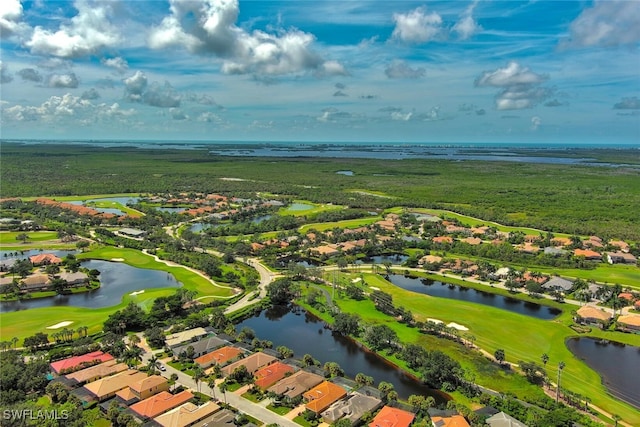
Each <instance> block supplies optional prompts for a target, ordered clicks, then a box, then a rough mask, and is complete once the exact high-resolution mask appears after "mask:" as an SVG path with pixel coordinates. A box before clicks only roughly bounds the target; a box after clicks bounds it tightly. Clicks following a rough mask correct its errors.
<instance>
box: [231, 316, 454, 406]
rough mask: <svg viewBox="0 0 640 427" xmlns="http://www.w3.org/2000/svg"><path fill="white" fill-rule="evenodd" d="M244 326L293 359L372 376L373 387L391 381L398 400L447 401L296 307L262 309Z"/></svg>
mask: <svg viewBox="0 0 640 427" xmlns="http://www.w3.org/2000/svg"><path fill="white" fill-rule="evenodd" d="M245 326H246V327H249V328H251V329H253V330H254V331H255V333H256V336H257V337H258V338H260V339H263V340H269V341H272V342H273V347H274V348H276V347H278V346H280V345H284V346H286V347H289V348H290V349H291V350H293V351H294V357H297V358H302V356H304V355H305V354H307V353H308V354H311V355H312V356H313V357H314V358H315V359H318V360H319V361H320V362H321V363H322V364H324V363H326V362H336V363H338V364H339V365H340V367H341V368H342V369H344V372H345V374H346V375H347V376H348V377H350V378H355V376H356V374H358V373H359V372H362V373H364V374H365V375H369V376H371V377H373V379H374V381H375V384H378V383H379V382H380V381H386V382H390V383H392V384H393V385H394V386H395V390H396V391H397V392H398V395H399V396H400V398H403V399H406V398H408V397H409V396H410V395H412V394H421V395H424V396H433V397H434V398H435V399H436V402H438V403H442V402H444V401H446V399H447V396H446V394H444V393H442V392H440V391H438V390H434V389H431V388H429V387H427V386H425V385H424V384H422V383H420V382H419V381H417V380H416V379H414V378H412V377H410V376H408V375H407V374H405V373H404V372H402V371H401V370H400V369H398V368H396V367H394V366H393V365H391V364H389V363H388V362H386V361H385V360H384V359H382V358H381V357H379V356H378V355H376V354H375V353H372V352H368V351H365V350H363V349H362V348H361V347H360V346H359V345H358V344H357V343H356V342H354V341H353V340H351V339H349V338H345V337H343V336H341V335H337V334H333V333H332V332H331V330H329V329H324V322H322V321H321V320H320V319H318V318H317V317H315V316H313V315H311V314H309V313H307V312H306V311H305V310H302V309H301V308H299V307H295V306H294V307H293V308H290V307H288V306H276V307H273V308H270V309H268V310H263V311H262V312H261V313H260V314H259V315H257V316H254V317H250V318H248V319H245V320H244V321H242V322H240V323H239V324H238V325H236V328H237V330H238V331H239V330H241V329H242V328H243V327H245ZM301 337H305V338H304V339H301Z"/></svg>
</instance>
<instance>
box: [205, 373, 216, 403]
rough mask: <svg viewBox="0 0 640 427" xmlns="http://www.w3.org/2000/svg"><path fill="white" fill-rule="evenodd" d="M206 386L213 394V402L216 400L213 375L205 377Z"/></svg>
mask: <svg viewBox="0 0 640 427" xmlns="http://www.w3.org/2000/svg"><path fill="white" fill-rule="evenodd" d="M207 386H208V387H209V388H210V389H211V392H212V393H213V400H217V398H216V377H215V376H213V375H209V376H208V377H207Z"/></svg>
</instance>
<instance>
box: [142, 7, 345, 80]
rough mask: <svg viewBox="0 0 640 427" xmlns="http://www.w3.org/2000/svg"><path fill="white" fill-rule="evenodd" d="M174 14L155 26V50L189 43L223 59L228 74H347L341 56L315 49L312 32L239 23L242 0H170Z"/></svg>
mask: <svg viewBox="0 0 640 427" xmlns="http://www.w3.org/2000/svg"><path fill="white" fill-rule="evenodd" d="M170 4H171V6H170V10H171V15H169V16H167V17H165V18H164V19H163V20H162V22H161V24H160V25H159V26H158V27H156V28H154V29H152V31H151V35H150V37H149V45H150V46H151V47H152V48H155V49H161V48H167V47H171V46H182V47H185V48H186V49H187V50H189V51H190V52H192V53H198V54H211V55H215V56H217V57H219V58H222V59H223V64H222V71H223V72H224V73H225V74H247V73H258V74H266V75H282V74H289V73H296V72H302V71H307V70H314V71H316V72H317V73H319V74H321V75H336V74H337V75H345V74H346V72H345V70H344V67H343V66H342V65H340V64H339V63H337V62H336V61H325V60H324V59H323V58H322V57H321V56H320V55H319V54H317V53H315V52H314V51H313V50H312V49H311V44H312V43H313V42H314V41H315V37H314V36H313V35H312V34H309V33H305V32H302V31H299V30H297V29H291V30H287V31H285V30H280V31H278V33H277V34H269V33H267V32H264V31H259V30H254V31H253V32H248V31H246V30H244V29H242V28H240V27H238V26H237V25H236V21H237V20H238V14H239V5H238V1H237V0H199V1H193V0H170Z"/></svg>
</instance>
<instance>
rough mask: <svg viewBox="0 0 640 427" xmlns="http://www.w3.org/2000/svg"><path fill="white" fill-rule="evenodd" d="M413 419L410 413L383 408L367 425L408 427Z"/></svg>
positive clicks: (387, 407)
mask: <svg viewBox="0 0 640 427" xmlns="http://www.w3.org/2000/svg"><path fill="white" fill-rule="evenodd" d="M414 418H415V415H414V414H412V413H411V412H408V411H403V410H402V409H397V408H392V407H391V406H385V407H383V408H382V409H381V410H380V412H378V415H376V417H375V418H374V419H373V421H371V422H370V423H369V427H409V425H411V423H412V422H413V419H414Z"/></svg>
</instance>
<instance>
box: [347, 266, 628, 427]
mask: <svg viewBox="0 0 640 427" xmlns="http://www.w3.org/2000/svg"><path fill="white" fill-rule="evenodd" d="M364 279H365V282H366V283H367V284H368V285H369V286H373V287H377V288H379V289H380V290H382V291H384V292H387V293H389V294H391V295H392V296H393V301H394V305H396V306H403V307H405V308H406V309H409V310H411V311H412V312H413V313H414V316H415V317H416V319H417V320H422V321H424V320H426V319H427V318H436V319H440V320H443V321H444V322H446V323H448V322H456V323H459V324H462V325H464V326H466V327H468V328H469V333H470V334H472V335H474V336H475V337H476V344H477V345H478V346H480V347H481V348H483V349H485V350H487V351H488V352H490V353H493V352H494V351H495V350H496V349H498V348H502V349H504V350H505V354H506V358H507V361H509V362H512V363H517V362H518V361H520V360H524V361H533V362H536V363H540V356H541V355H542V354H543V353H547V354H548V355H549V358H550V360H549V363H548V364H547V371H548V372H549V374H550V376H551V377H552V378H553V377H554V374H555V372H556V368H557V365H558V363H559V362H560V361H564V362H565V363H566V368H565V369H564V372H563V376H562V378H563V387H566V388H568V389H569V390H572V391H574V392H577V393H580V394H583V395H588V396H590V397H591V399H592V401H593V403H594V404H595V405H597V406H599V407H601V408H603V409H604V410H606V411H608V412H610V413H617V414H619V415H621V416H622V417H623V419H625V420H626V421H627V422H630V423H631V424H634V425H640V412H638V410H637V409H634V408H633V407H631V406H630V405H628V404H625V403H623V402H620V401H618V400H616V399H615V398H613V397H611V396H610V395H609V394H608V393H607V392H606V390H605V389H604V387H603V386H602V384H601V380H600V377H599V376H598V374H597V373H596V372H595V371H593V370H591V369H590V368H589V367H588V366H587V365H586V364H584V363H583V362H582V361H580V360H578V359H577V358H575V357H574V356H573V354H572V353H571V352H570V351H569V350H568V349H567V347H566V345H565V340H566V339H567V338H569V337H572V336H576V335H578V334H577V333H576V332H574V331H573V330H572V329H570V328H569V325H570V324H571V319H570V316H571V314H570V310H565V312H564V313H563V314H561V315H560V316H559V317H558V318H556V319H554V320H552V321H546V320H540V319H536V318H533V317H529V316H523V315H519V314H515V313H511V312H509V311H506V310H500V309H497V308H493V307H488V306H484V305H480V304H473V303H468V302H464V301H456V300H451V299H443V298H436V297H430V296H427V295H422V294H417V293H414V292H409V291H405V290H403V289H401V288H398V287H396V286H394V285H392V284H391V283H389V282H387V281H386V280H384V279H383V278H382V277H380V276H377V275H373V274H364ZM336 302H337V303H338V305H339V306H340V308H341V309H342V310H344V311H346V312H352V313H358V314H359V315H360V316H361V317H362V318H363V319H364V320H365V321H366V322H368V323H384V324H387V325H388V326H389V327H391V328H392V329H394V330H395V331H396V333H398V336H399V338H400V340H401V341H403V342H415V343H419V344H421V345H424V346H425V347H426V348H431V349H434V348H438V349H440V350H442V351H444V352H445V353H448V354H450V355H451V356H452V357H454V358H456V359H457V360H459V361H460V363H461V364H462V365H463V367H469V368H472V370H473V372H475V373H476V375H477V381H478V382H479V383H480V384H482V385H485V386H487V387H490V388H494V389H498V390H501V391H510V392H513V393H516V394H519V395H522V393H532V392H534V393H535V392H538V393H541V391H539V390H537V391H536V390H535V388H532V386H531V385H529V384H528V383H527V382H526V381H525V380H524V378H523V377H521V376H519V375H515V374H513V373H510V372H508V371H507V372H505V371H503V370H501V369H497V367H496V366H495V364H493V363H491V362H489V361H487V360H483V359H484V358H478V355H477V353H475V352H471V351H469V350H467V349H465V348H464V347H462V346H460V345H458V344H456V343H453V342H450V341H446V340H441V339H436V338H435V337H432V336H429V335H423V334H421V333H419V332H418V331H417V330H416V329H415V328H409V327H407V326H404V325H401V324H399V323H397V322H396V321H395V319H392V318H391V317H389V316H386V315H384V314H382V313H380V312H378V311H376V310H375V308H374V307H373V304H372V303H371V302H370V301H369V300H365V301H354V300H350V299H340V298H337V299H336ZM570 307H571V306H570ZM587 335H588V336H593V337H602V338H606V339H609V340H612V341H618V342H623V343H626V344H630V345H635V346H640V336H638V335H630V334H623V333H621V332H606V331H600V330H594V331H593V332H591V333H589V334H587ZM398 363H399V364H400V365H401V366H402V362H401V361H398ZM532 390H533V391H532Z"/></svg>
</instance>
